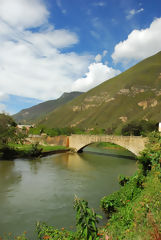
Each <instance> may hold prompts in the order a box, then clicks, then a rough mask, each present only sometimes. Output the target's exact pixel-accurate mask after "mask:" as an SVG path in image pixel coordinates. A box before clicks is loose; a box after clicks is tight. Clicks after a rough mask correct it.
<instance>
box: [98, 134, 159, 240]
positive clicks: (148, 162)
mask: <svg viewBox="0 0 161 240" xmlns="http://www.w3.org/2000/svg"><path fill="white" fill-rule="evenodd" d="M149 141H150V144H149V145H148V146H147V148H146V149H145V150H144V151H143V152H142V153H141V156H140V157H139V159H138V171H137V172H136V173H135V175H134V176H133V177H130V178H127V181H126V182H124V183H123V181H122V187H121V188H120V190H119V191H118V192H115V193H113V194H112V195H109V196H105V197H104V198H103V199H102V200H101V207H102V208H103V209H104V210H105V212H106V213H107V214H108V215H107V216H108V222H107V224H106V226H105V228H103V229H102V232H103V233H106V234H107V235H108V236H109V239H110V240H111V239H113V240H114V239H116V240H129V239H130V240H134V239H135V240H160V239H161V184H160V183H161V168H160V164H161V136H160V134H159V133H158V134H155V133H154V135H152V136H151V137H150V139H149ZM122 179H123V178H122Z"/></svg>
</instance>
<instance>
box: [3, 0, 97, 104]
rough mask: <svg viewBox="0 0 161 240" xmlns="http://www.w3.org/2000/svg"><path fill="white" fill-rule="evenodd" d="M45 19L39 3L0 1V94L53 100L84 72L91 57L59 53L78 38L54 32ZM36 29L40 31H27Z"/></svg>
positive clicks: (46, 13)
mask: <svg viewBox="0 0 161 240" xmlns="http://www.w3.org/2000/svg"><path fill="white" fill-rule="evenodd" d="M13 2H14V3H15V5H14V6H13ZM11 7H13V8H12V12H11V14H9V13H10V11H11ZM7 9H9V10H8V11H7ZM34 14H35V16H34ZM48 15H49V13H48V11H47V9H46V7H45V5H44V4H43V2H42V1H41V0H15V1H13V0H0V53H1V54H0V90H1V92H2V93H7V94H13V95H18V96H23V97H30V98H37V99H41V100H47V99H53V98H56V97H58V96H60V94H62V92H64V91H70V86H71V85H72V83H73V81H74V80H75V79H78V78H80V77H81V76H82V75H83V74H84V73H85V72H86V71H87V69H88V66H89V64H90V62H91V60H92V59H93V57H92V56H89V55H87V54H86V55H79V54H76V53H74V52H71V51H70V50H69V51H68V52H67V51H66V52H65V53H64V52H63V51H62V49H64V48H67V47H71V46H72V45H73V44H76V43H77V42H78V37H77V35H76V34H75V33H73V32H70V31H69V30H65V29H58V30H56V29H54V27H53V26H51V25H50V24H49V23H48V19H47V17H48ZM36 26H39V27H40V29H41V30H39V31H32V30H31V29H29V27H36ZM41 27H43V28H41ZM27 28H28V29H27Z"/></svg>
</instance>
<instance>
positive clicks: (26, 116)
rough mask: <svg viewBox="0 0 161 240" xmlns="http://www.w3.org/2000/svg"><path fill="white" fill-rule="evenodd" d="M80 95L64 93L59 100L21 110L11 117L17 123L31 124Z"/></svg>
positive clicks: (79, 93) (77, 93) (78, 93)
mask: <svg viewBox="0 0 161 240" xmlns="http://www.w3.org/2000/svg"><path fill="white" fill-rule="evenodd" d="M81 94H82V92H70V93H66V92H65V93H63V95H62V96H61V97H60V98H58V99H56V100H50V101H46V102H43V103H40V104H38V105H35V106H33V107H30V108H26V109H23V110H22V111H20V112H18V113H17V114H15V115H13V118H14V119H15V121H16V122H17V123H19V122H20V123H21V124H32V123H34V122H35V121H37V120H38V119H41V118H42V117H44V116H45V115H46V114H48V113H50V112H52V111H53V110H54V109H56V108H57V107H60V106H61V105H63V104H65V103H67V102H69V101H71V100H72V99H74V98H76V97H78V96H79V95H81Z"/></svg>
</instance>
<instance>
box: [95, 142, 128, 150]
mask: <svg viewBox="0 0 161 240" xmlns="http://www.w3.org/2000/svg"><path fill="white" fill-rule="evenodd" d="M95 146H96V147H99V148H103V149H124V148H123V147H121V146H119V145H117V144H114V143H108V142H100V143H96V144H95Z"/></svg>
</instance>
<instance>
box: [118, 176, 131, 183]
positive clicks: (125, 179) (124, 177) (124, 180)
mask: <svg viewBox="0 0 161 240" xmlns="http://www.w3.org/2000/svg"><path fill="white" fill-rule="evenodd" d="M128 182H129V177H126V176H123V175H120V176H119V184H120V185H121V186H124V185H125V184H126V183H128Z"/></svg>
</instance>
